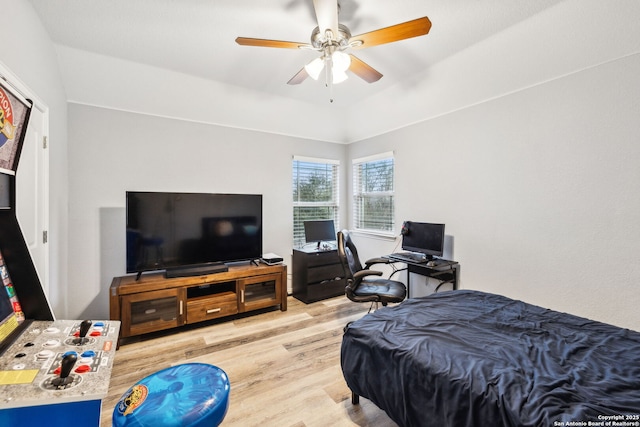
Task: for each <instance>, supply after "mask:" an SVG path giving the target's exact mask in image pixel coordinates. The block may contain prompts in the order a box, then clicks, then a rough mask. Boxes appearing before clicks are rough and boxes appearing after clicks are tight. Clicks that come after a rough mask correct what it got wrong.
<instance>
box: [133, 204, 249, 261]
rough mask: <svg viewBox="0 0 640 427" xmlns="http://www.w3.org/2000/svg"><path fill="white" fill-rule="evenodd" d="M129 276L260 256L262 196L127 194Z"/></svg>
mask: <svg viewBox="0 0 640 427" xmlns="http://www.w3.org/2000/svg"><path fill="white" fill-rule="evenodd" d="M126 216H127V238H126V245H127V249H126V252H127V273H137V272H141V271H149V270H165V269H171V268H175V267H184V266H190V265H197V264H204V263H211V262H234V261H246V260H255V259H258V258H260V257H261V256H262V195H260V194H209V193H165V192H142V191H128V192H127V194H126Z"/></svg>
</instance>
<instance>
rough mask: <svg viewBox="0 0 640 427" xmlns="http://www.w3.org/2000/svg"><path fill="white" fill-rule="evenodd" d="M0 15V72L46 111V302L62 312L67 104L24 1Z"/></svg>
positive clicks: (52, 55)
mask: <svg viewBox="0 0 640 427" xmlns="http://www.w3.org/2000/svg"><path fill="white" fill-rule="evenodd" d="M0 10H2V11H3V18H4V19H3V23H2V32H3V34H4V40H5V42H4V48H3V49H2V54H1V55H0V61H2V64H3V67H4V68H7V69H8V70H10V72H11V73H12V74H14V75H15V76H18V78H19V80H20V81H21V83H22V84H23V85H24V86H25V87H27V88H28V89H29V91H30V92H32V93H33V94H35V96H37V98H39V99H40V100H42V101H43V102H44V104H46V106H47V107H48V108H49V112H50V116H49V149H50V153H49V155H50V162H51V167H50V168H49V172H50V173H49V191H50V193H51V198H50V207H49V213H50V218H49V225H50V229H49V253H50V265H51V268H50V272H49V273H50V277H49V300H50V303H51V305H52V308H53V311H54V313H56V315H58V316H59V315H60V314H62V313H64V312H65V311H66V304H67V292H66V289H65V286H66V282H67V200H68V190H67V178H68V176H67V104H66V94H65V91H64V88H63V85H62V78H61V76H60V71H59V68H58V62H57V58H56V52H55V49H54V47H53V44H52V43H51V40H50V39H49V36H48V34H47V33H46V31H45V30H44V28H43V27H42V25H41V23H40V20H39V19H38V16H37V15H36V13H35V11H34V10H33V8H32V6H31V4H30V3H29V2H28V1H27V0H0Z"/></svg>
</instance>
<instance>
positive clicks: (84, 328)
mask: <svg viewBox="0 0 640 427" xmlns="http://www.w3.org/2000/svg"><path fill="white" fill-rule="evenodd" d="M91 324H92V322H91V320H83V321H82V323H80V336H79V337H78V338H76V339H74V340H73V343H74V344H76V345H82V344H84V343H85V341H86V338H85V337H86V336H87V332H89V328H91Z"/></svg>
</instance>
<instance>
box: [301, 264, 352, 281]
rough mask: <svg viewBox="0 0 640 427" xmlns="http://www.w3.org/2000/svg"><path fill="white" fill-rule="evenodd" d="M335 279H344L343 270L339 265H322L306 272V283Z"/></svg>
mask: <svg viewBox="0 0 640 427" xmlns="http://www.w3.org/2000/svg"><path fill="white" fill-rule="evenodd" d="M336 277H344V270H343V269H342V265H340V264H333V265H323V266H319V267H312V268H309V270H307V282H308V283H319V282H322V281H325V280H333V279H335V278H336Z"/></svg>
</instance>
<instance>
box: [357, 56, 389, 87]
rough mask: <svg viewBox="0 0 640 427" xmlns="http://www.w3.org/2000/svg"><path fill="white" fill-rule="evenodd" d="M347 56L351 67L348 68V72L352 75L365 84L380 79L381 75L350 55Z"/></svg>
mask: <svg viewBox="0 0 640 427" xmlns="http://www.w3.org/2000/svg"><path fill="white" fill-rule="evenodd" d="M349 56H350V57H351V65H350V66H349V71H351V72H352V73H353V74H355V75H356V76H358V77H360V78H361V79H362V80H364V81H366V82H367V83H374V82H377V81H378V80H380V79H381V78H382V74H380V73H379V72H378V71H377V70H375V69H374V68H372V67H371V66H370V65H369V64H367V63H366V62H364V61H362V60H361V59H358V58H356V57H355V56H353V55H351V54H350V55H349Z"/></svg>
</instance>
